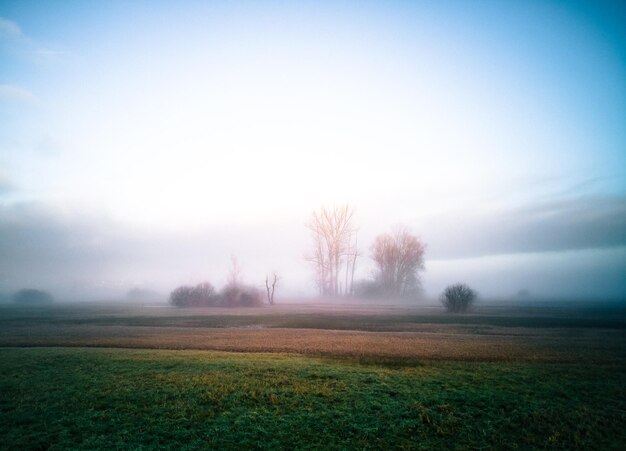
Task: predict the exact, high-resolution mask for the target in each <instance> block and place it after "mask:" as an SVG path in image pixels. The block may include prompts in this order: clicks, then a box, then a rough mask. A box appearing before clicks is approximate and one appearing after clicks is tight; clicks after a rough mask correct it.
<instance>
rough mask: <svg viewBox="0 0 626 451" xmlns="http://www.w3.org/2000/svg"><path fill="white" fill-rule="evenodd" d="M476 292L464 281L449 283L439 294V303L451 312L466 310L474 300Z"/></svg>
mask: <svg viewBox="0 0 626 451" xmlns="http://www.w3.org/2000/svg"><path fill="white" fill-rule="evenodd" d="M476 297H477V293H476V291H474V290H472V289H471V288H470V287H469V286H468V285H466V284H464V283H456V284H454V285H449V286H447V287H446V289H445V290H444V291H443V293H442V294H441V303H442V304H443V306H444V307H445V308H446V310H447V311H449V312H451V313H462V312H466V311H467V310H468V309H469V308H470V307H471V306H472V304H473V303H474V300H476Z"/></svg>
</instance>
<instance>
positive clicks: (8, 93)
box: [0, 85, 39, 104]
mask: <svg viewBox="0 0 626 451" xmlns="http://www.w3.org/2000/svg"><path fill="white" fill-rule="evenodd" d="M0 99H2V100H9V101H16V102H23V103H30V104H34V103H37V102H38V101H39V99H38V98H37V96H36V95H35V94H33V93H32V92H30V91H29V90H27V89H24V88H21V87H19V86H15V85H0Z"/></svg>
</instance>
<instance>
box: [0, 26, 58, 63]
mask: <svg viewBox="0 0 626 451" xmlns="http://www.w3.org/2000/svg"><path fill="white" fill-rule="evenodd" d="M0 39H2V40H3V41H5V42H6V45H7V48H9V49H10V50H11V52H15V54H17V55H22V56H24V57H26V58H28V59H30V60H32V61H33V62H46V61H48V62H52V61H58V60H59V59H61V58H62V57H64V56H66V55H68V54H69V52H68V51H67V50H65V49H61V48H58V46H55V45H50V44H46V43H42V42H39V41H38V40H37V39H34V38H32V37H30V36H28V35H26V34H25V33H24V32H23V31H22V29H21V28H20V26H19V25H18V24H17V23H15V22H13V21H12V20H9V19H6V18H3V17H0Z"/></svg>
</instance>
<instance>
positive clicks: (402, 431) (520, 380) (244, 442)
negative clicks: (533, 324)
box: [0, 348, 626, 449]
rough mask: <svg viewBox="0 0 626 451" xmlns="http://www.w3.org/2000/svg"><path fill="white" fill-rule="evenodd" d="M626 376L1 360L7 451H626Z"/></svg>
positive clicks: (22, 354)
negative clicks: (496, 450)
mask: <svg viewBox="0 0 626 451" xmlns="http://www.w3.org/2000/svg"><path fill="white" fill-rule="evenodd" d="M625 387H626V369H625V368H624V366H623V365H621V364H615V365H607V364H605V365H587V364H583V363H579V364H563V363H559V364H557V363H507V362H498V363H477V362H437V361H429V362H421V363H418V362H415V361H413V362H408V361H403V360H397V361H396V360H376V359H374V358H372V359H370V360H368V362H367V364H362V363H358V362H356V361H354V360H342V359H332V360H331V359H319V358H309V357H301V356H294V355H285V354H272V355H269V354H244V353H241V354H238V353H218V352H199V351H156V350H124V349H116V350H113V349H80V348H75V349H63V348H50V349H42V348H31V349H10V348H5V349H0V424H1V425H2V427H1V428H0V431H1V432H0V447H2V448H5V449H25V448H26V449H28V448H30V449H49V448H52V449H55V448H57V449H59V448H72V449H76V448H83V449H87V448H88V449H98V448H107V449H110V448H135V449H140V448H153V447H163V448H172V449H174V448H176V449H177V448H184V449H194V448H242V447H248V448H264V449H298V448H318V449H341V448H375V449H387V448H421V449H433V448H437V449H454V448H456V449H468V448H474V449H476V448H499V449H529V448H561V449H590V448H594V449H624V447H625V446H626V432H625V428H624V426H626V396H625V395H626V393H625Z"/></svg>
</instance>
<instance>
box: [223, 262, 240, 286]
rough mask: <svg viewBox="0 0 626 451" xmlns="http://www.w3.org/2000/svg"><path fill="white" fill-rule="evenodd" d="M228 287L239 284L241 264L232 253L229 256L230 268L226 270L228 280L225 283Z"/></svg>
mask: <svg viewBox="0 0 626 451" xmlns="http://www.w3.org/2000/svg"><path fill="white" fill-rule="evenodd" d="M226 285H227V286H229V287H237V286H239V285H241V266H239V261H238V260H237V257H235V256H234V255H231V256H230V270H229V271H228V280H227V283H226Z"/></svg>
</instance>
